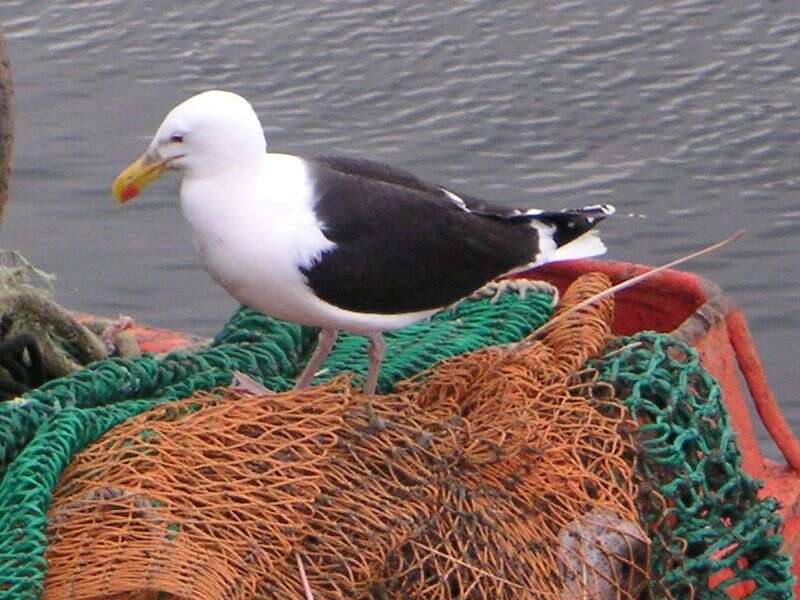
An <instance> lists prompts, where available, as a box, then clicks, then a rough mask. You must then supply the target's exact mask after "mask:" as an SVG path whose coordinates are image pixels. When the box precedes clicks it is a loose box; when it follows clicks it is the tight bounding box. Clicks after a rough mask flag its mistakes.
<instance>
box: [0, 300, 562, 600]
mask: <svg viewBox="0 0 800 600" xmlns="http://www.w3.org/2000/svg"><path fill="white" fill-rule="evenodd" d="M552 301H553V298H552V296H551V295H550V294H547V293H528V294H526V296H525V297H524V298H521V297H520V296H519V295H518V294H515V293H509V294H504V295H502V296H500V297H499V298H498V301H497V302H496V303H492V302H490V301H488V300H466V301H464V302H462V303H461V304H459V305H458V306H456V307H455V308H453V309H451V310H448V311H444V312H442V313H439V314H438V315H436V316H434V317H433V318H432V319H431V320H430V321H424V322H422V323H418V324H416V325H414V326H411V327H407V328H405V329H403V330H400V331H396V332H391V333H388V334H387V335H386V343H387V351H386V358H385V360H384V363H383V365H382V368H381V377H380V380H379V386H378V387H379V389H380V390H384V391H385V390H388V389H390V388H391V387H392V385H393V384H394V383H395V382H396V381H398V380H399V379H402V378H405V377H408V376H411V375H413V374H415V373H418V372H420V371H422V370H425V369H427V368H429V367H431V366H433V365H434V364H435V363H436V362H438V361H439V360H442V359H444V358H448V357H450V356H454V355H457V354H461V353H464V352H469V351H472V350H477V349H479V348H482V347H484V346H487V345H494V344H506V343H510V342H514V341H517V340H520V339H522V338H523V337H525V336H526V335H528V334H529V333H530V332H531V331H533V330H534V329H536V328H537V327H539V326H541V325H542V324H543V323H544V322H545V321H546V320H547V318H548V317H549V316H550V314H551V312H552ZM315 340H316V332H315V331H314V330H312V329H309V328H304V327H300V326H298V325H294V324H290V323H286V322H283V321H277V320H274V319H270V318H268V317H264V316H262V315H259V314H257V313H255V312H253V311H251V310H247V309H242V310H240V311H239V312H237V313H236V314H235V315H234V316H233V318H232V319H231V320H230V321H229V322H228V323H227V324H226V326H225V328H224V329H223V331H222V332H221V333H220V334H219V335H218V336H217V338H216V339H215V340H214V342H213V344H212V345H211V347H209V348H207V349H203V350H200V351H197V352H173V353H171V354H169V355H167V356H165V357H163V358H157V357H154V356H145V357H142V358H140V359H134V360H127V361H122V360H115V359H111V360H103V361H98V362H96V363H94V364H92V365H91V366H90V367H89V368H87V369H85V370H83V371H80V372H78V373H75V374H73V375H70V376H68V377H63V378H61V379H58V380H55V381H52V382H50V383H48V384H46V385H45V386H42V387H41V388H39V389H37V390H35V391H33V392H31V393H29V394H27V395H26V396H25V397H24V398H23V399H21V400H20V401H13V402H8V403H4V404H0V477H2V482H0V599H3V600H5V599H8V600H12V599H13V600H24V599H34V598H38V597H39V595H40V593H41V591H42V582H43V579H44V573H45V569H46V564H45V561H44V552H45V549H46V547H47V538H46V535H45V531H46V524H47V519H46V513H47V509H48V507H49V504H50V500H51V497H52V492H53V489H54V488H55V486H56V484H57V482H58V478H59V476H60V474H61V472H62V471H63V469H64V468H65V467H66V465H67V464H68V463H69V461H70V460H71V458H72V456H74V455H75V453H76V452H79V451H80V450H81V449H82V448H84V447H85V446H86V445H88V444H89V443H91V442H92V441H94V440H95V439H97V438H98V437H100V436H101V435H102V434H103V433H105V432H106V431H107V430H108V429H110V428H111V427H113V426H114V425H117V424H118V423H121V422H122V421H124V420H125V419H127V418H129V417H131V416H133V415H136V414H139V413H141V412H143V411H145V410H147V409H149V408H152V407H153V406H155V405H157V404H159V403H162V402H168V401H170V400H175V399H178V398H185V397H188V396H190V395H191V394H192V393H193V392H195V391H197V390H210V389H213V388H215V387H219V386H225V385H229V384H230V383H231V380H232V374H231V372H232V371H233V370H238V371H241V372H243V373H245V374H247V375H250V376H252V377H254V378H256V379H258V380H260V381H262V382H263V383H264V384H265V385H266V386H267V387H269V388H270V389H274V390H276V391H279V390H285V389H289V388H290V387H291V385H292V382H293V378H294V376H295V375H296V374H299V372H300V371H301V370H302V367H303V365H304V364H305V361H306V360H307V359H308V358H309V356H310V353H311V351H312V350H313V346H314V342H315ZM324 368H325V369H327V372H326V377H331V376H333V375H335V374H337V373H341V372H343V371H354V372H356V373H359V374H362V375H363V374H364V373H365V372H366V368H367V356H366V342H365V341H364V339H363V338H361V337H359V336H349V335H346V334H345V335H342V336H340V338H339V340H338V341H337V345H336V347H335V349H334V351H333V352H332V353H331V355H330V356H329V358H328V360H326V362H325V364H324Z"/></svg>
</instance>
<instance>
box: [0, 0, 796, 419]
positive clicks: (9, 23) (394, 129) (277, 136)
mask: <svg viewBox="0 0 800 600" xmlns="http://www.w3.org/2000/svg"><path fill="white" fill-rule="evenodd" d="M0 22H2V24H3V25H4V27H5V30H6V35H7V44H8V50H9V54H10V57H11V61H12V68H13V75H14V82H15V87H16V106H17V142H16V146H15V169H14V183H13V189H12V195H13V196H12V198H13V200H12V203H11V205H10V206H9V207H8V210H7V221H6V223H5V226H4V228H3V230H2V233H0V246H2V247H5V248H13V249H16V250H19V251H21V252H22V253H23V254H25V255H26V256H27V257H29V258H30V259H31V260H32V261H34V262H35V263H36V264H37V265H38V266H39V267H41V268H43V269H45V270H47V271H50V272H53V273H56V274H57V275H58V278H59V279H58V285H57V292H58V297H59V299H60V300H61V302H63V303H65V304H66V305H68V306H70V307H74V308H79V309H81V310H84V311H89V312H93V313H98V314H105V315H117V314H119V313H125V314H130V315H133V316H134V317H135V318H136V319H138V320H139V321H141V322H145V323H152V324H155V325H161V326H166V327H172V328H177V329H183V330H189V331H193V332H196V333H204V334H211V333H213V332H215V331H217V330H218V329H219V327H220V326H221V324H222V323H223V321H224V320H225V318H226V317H227V316H228V315H230V314H231V313H232V311H233V310H234V308H235V305H234V302H233V301H232V300H231V299H229V298H228V297H227V296H226V294H225V293H224V292H223V291H222V290H220V289H218V288H217V287H216V286H215V285H214V284H213V283H212V282H211V281H210V279H209V278H208V276H207V275H206V274H205V272H204V271H203V270H202V268H201V267H200V266H199V263H198V259H197V257H196V256H195V253H194V251H193V247H192V244H191V239H190V234H189V231H188V228H187V226H186V225H185V224H184V222H183V219H182V216H181V214H180V211H179V207H178V204H177V201H176V192H177V185H178V182H177V178H176V177H167V178H165V180H164V181H162V182H159V183H157V184H155V185H153V186H152V187H151V188H149V189H148V191H147V193H146V194H145V195H144V196H142V197H141V198H139V199H137V201H136V202H135V203H131V204H129V205H128V206H127V207H126V208H124V209H120V208H118V207H116V206H115V205H114V204H113V203H112V201H111V199H110V197H109V186H110V184H111V181H112V180H113V178H114V177H115V175H116V174H117V173H118V171H119V170H120V169H121V168H122V167H124V166H126V165H127V164H128V163H129V162H130V160H132V159H133V158H135V157H136V156H138V155H139V154H140V153H141V152H142V150H143V149H144V148H145V146H146V144H147V143H148V141H149V137H150V135H151V134H152V133H153V132H154V130H155V128H156V127H157V125H158V124H159V123H160V121H161V119H162V117H163V116H164V114H165V113H166V112H167V111H168V110H169V109H170V108H171V107H172V106H174V105H175V104H177V103H178V102H180V101H182V100H183V99H185V98H186V97H188V96H189V95H191V94H193V93H195V92H199V91H202V90H205V89H209V88H224V89H230V90H233V91H236V92H238V93H240V94H243V95H244V96H246V97H247V98H249V99H250V100H251V101H252V102H253V104H254V105H255V107H256V110H257V112H258V113H259V114H260V115H261V117H262V119H263V122H264V124H265V128H266V131H267V134H268V140H269V143H270V147H271V148H272V149H274V150H280V151H284V152H296V153H306V154H313V153H345V154H351V155H362V156H365V157H370V158H374V159H379V160H384V161H387V162H390V163H394V164H397V165H399V166H402V167H405V168H407V169H410V170H412V171H414V172H416V173H417V174H419V175H420V176H422V177H425V178H429V179H432V180H434V181H437V182H440V183H443V184H449V185H450V186H451V187H453V188H455V189H458V190H462V191H465V192H471V193H473V194H477V195H481V196H484V197H486V198H488V199H491V200H493V201H501V202H505V201H507V202H514V203H517V204H525V205H529V206H540V207H547V208H561V207H565V206H576V205H582V204H588V203H595V202H614V203H615V204H617V205H618V206H619V208H620V209H621V211H622V212H635V213H645V214H646V215H647V217H648V218H647V219H646V220H636V219H622V218H620V219H614V220H613V221H611V222H607V226H604V230H605V235H604V237H605V239H606V241H607V243H608V246H609V247H610V249H611V250H610V253H609V255H608V257H609V258H611V259H615V260H624V261H634V262H642V263H650V264H657V263H663V262H666V261H668V260H670V259H673V258H676V257H678V256H680V255H682V254H684V253H688V252H689V251H691V250H694V249H697V248H698V247H700V246H702V245H705V244H708V243H710V242H713V241H716V240H718V239H721V238H722V237H725V236H727V235H729V234H730V233H732V232H734V231H735V230H737V229H740V228H745V229H747V231H748V234H747V237H746V238H744V239H743V240H741V241H739V242H738V243H737V244H736V245H735V246H734V247H731V248H729V249H726V250H725V251H724V252H721V253H719V254H716V255H714V256H713V257H709V258H704V259H701V260H698V261H696V262H695V263H693V264H692V265H691V266H690V267H689V268H690V269H692V270H694V271H696V272H698V273H700V274H702V275H704V276H706V277H709V278H711V279H713V280H715V281H716V282H718V283H719V284H721V285H722V286H723V288H724V289H725V290H726V291H727V292H728V293H730V294H731V295H732V296H733V297H734V298H735V300H736V301H737V302H738V304H739V305H740V306H741V307H742V308H744V310H745V311H746V314H747V316H748V319H749V322H750V325H751V328H752V330H753V333H754V336H755V339H756V341H757V343H758V347H759V350H760V352H761V356H762V358H763V360H764V362H765V364H766V367H767V372H768V375H769V378H770V382H771V384H772V387H773V390H774V392H775V393H776V395H777V397H778V398H779V399H780V401H781V403H782V405H783V407H784V408H785V410H786V412H787V414H788V416H789V418H790V421H791V422H792V424H793V425H794V428H795V430H798V429H800V404H799V403H798V396H797V386H798V384H799V383H800V373H798V368H797V366H798V350H797V347H798V334H800V317H799V316H798V310H797V307H798V296H800V244H798V239H799V238H800V235H798V234H800V229H799V226H800V199H799V198H798V190H799V189H800V160H798V159H800V145H799V144H798V142H800V119H798V117H799V116H800V109H799V107H800V2H796V1H789V0H786V1H769V0H748V1H746V2H745V1H741V2H732V1H731V2H721V1H711V0H681V1H670V2H636V1H630V0H628V1H622V0H572V1H564V0H548V1H542V2H495V1H491V2H490V1H476V0H459V1H458V2H454V3H446V2H385V1H377V2H346V1H343V0H336V1H325V2H318V1H315V2H309V1H295V2H282V3H277V2H254V1H251V2H247V1H242V0H239V1H220V0H209V1H205V2H196V1H195V2H180V3H178V2H164V1H160V0H143V1H135V2H131V1H123V0H84V1H75V0H50V1H36V0H3V1H2V3H0ZM604 225H606V224H604Z"/></svg>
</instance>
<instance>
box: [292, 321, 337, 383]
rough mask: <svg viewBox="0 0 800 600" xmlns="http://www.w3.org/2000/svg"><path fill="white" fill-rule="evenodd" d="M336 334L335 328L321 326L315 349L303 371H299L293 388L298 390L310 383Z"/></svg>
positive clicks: (330, 347) (331, 346) (333, 342)
mask: <svg viewBox="0 0 800 600" xmlns="http://www.w3.org/2000/svg"><path fill="white" fill-rule="evenodd" d="M336 335H337V332H336V330H335V329H329V328H327V327H323V328H322V330H321V331H320V332H319V338H318V339H317V349H316V350H314V354H312V355H311V358H310V359H309V360H308V364H307V365H306V368H305V369H303V372H302V373H300V377H298V378H297V381H296V382H295V384H294V389H296V390H299V389H300V388H304V387H308V384H309V383H311V380H312V379H313V378H314V375H316V374H317V371H319V368H320V367H321V366H322V363H323V361H324V360H325V358H327V356H328V354H330V352H331V350H333V345H334V344H335V343H336Z"/></svg>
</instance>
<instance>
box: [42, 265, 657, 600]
mask: <svg viewBox="0 0 800 600" xmlns="http://www.w3.org/2000/svg"><path fill="white" fill-rule="evenodd" d="M605 285H607V282H606V280H605V277H604V276H598V277H595V278H587V280H585V281H584V282H583V285H580V286H578V287H577V288H574V289H573V290H572V291H571V292H568V293H567V295H566V296H565V299H564V302H563V304H562V307H563V308H562V310H563V309H565V308H568V307H569V306H572V305H574V304H575V303H577V302H578V301H580V300H582V299H583V298H585V297H587V295H590V294H591V293H593V292H594V291H597V290H598V289H602V288H603V286H605ZM611 312H612V309H611V303H610V302H605V303H603V304H601V305H600V306H598V307H596V308H595V309H593V310H592V311H591V312H590V313H587V314H584V315H581V316H577V317H572V318H567V319H566V320H564V321H562V322H561V323H559V325H557V326H556V327H553V328H552V329H551V330H550V331H548V332H547V333H546V334H545V335H544V337H543V338H542V340H541V341H540V342H538V341H537V342H532V343H526V344H524V346H522V347H519V348H516V349H514V350H511V349H508V348H490V349H485V350H481V351H477V352H473V353H468V354H465V355H461V356H458V357H456V358H452V359H450V360H448V361H446V362H444V363H443V364H440V365H438V366H437V367H435V368H434V369H433V370H430V371H427V372H423V373H422V374H420V375H419V376H418V377H416V378H414V379H412V380H406V381H404V382H402V383H400V384H399V386H398V388H397V391H396V392H394V393H391V394H388V395H385V396H364V395H363V394H361V393H359V392H357V391H356V389H355V388H354V387H352V386H351V385H350V382H349V379H348V378H346V377H339V378H335V379H333V380H332V381H331V382H329V383H327V384H325V385H323V386H321V387H319V388H315V389H311V390H305V391H300V392H294V391H293V392H286V393H282V394H270V395H263V396H260V397H258V396H250V395H246V394H241V393H238V392H228V393H223V394H217V395H208V394H201V395H195V396H194V397H192V398H190V399H188V400H186V401H183V402H179V403H175V404H170V405H166V406H163V407H160V408H158V409H156V410H154V411H150V412H147V413H145V414H142V415H140V416H138V417H136V418H134V419H132V420H130V421H128V422H126V423H125V424H124V425H121V426H119V427H117V428H115V429H114V430H112V431H111V432H109V434H108V435H106V436H104V437H102V438H101V439H100V440H98V442H97V443H95V444H93V445H92V446H91V447H90V448H89V449H87V450H86V451H84V452H82V453H81V454H79V455H78V456H77V457H76V459H75V460H74V461H73V462H72V464H71V465H70V466H69V467H68V469H67V470H66V471H65V473H64V475H63V476H62V478H61V481H60V483H59V487H58V489H57V490H56V495H55V498H54V501H53V505H52V507H51V509H50V513H49V521H50V528H49V532H48V535H49V538H50V546H49V549H48V552H47V555H46V558H47V561H48V565H49V570H48V575H47V580H46V590H47V593H46V594H45V597H46V598H48V597H52V598H75V599H77V598H101V597H103V598H105V597H114V598H130V597H136V596H135V595H132V594H137V593H140V592H141V591H144V590H149V591H151V592H152V591H159V592H163V593H166V594H169V596H167V597H175V598H209V599H211V598H302V597H303V582H302V579H301V576H300V573H299V568H298V562H297V561H298V559H299V560H300V561H301V563H302V564H303V565H304V570H305V572H306V573H307V578H308V582H309V584H310V589H311V590H312V591H313V594H314V596H315V597H319V598H341V597H343V598H383V597H387V598H388V597H396V598H442V599H444V598H486V599H489V598H493V599H494V598H522V597H528V598H565V597H571V598H580V597H584V596H585V595H586V594H589V596H588V597H592V598H605V597H610V598H635V597H636V593H637V592H638V590H639V587H640V586H641V585H642V583H643V582H644V581H645V573H644V568H645V567H646V565H647V562H648V561H647V559H646V556H647V547H648V546H647V541H646V536H645V534H644V533H643V532H641V531H640V529H639V527H638V525H637V522H638V516H637V511H636V506H635V488H634V485H633V472H632V467H631V465H630V463H629V462H627V461H626V460H625V457H624V455H625V453H626V452H630V450H631V446H630V444H629V443H626V442H625V439H624V438H622V437H621V436H620V434H619V428H620V425H621V424H622V423H623V422H624V420H625V416H624V412H623V411H622V410H620V408H619V405H618V404H617V403H612V402H611V401H612V398H613V390H612V389H611V388H610V386H608V385H599V384H596V383H595V382H594V380H593V376H590V375H588V374H587V375H586V376H581V373H580V367H581V365H582V364H583V363H584V362H585V361H586V359H587V358H588V357H589V356H594V355H597V354H598V353H599V351H600V350H601V349H602V347H603V346H604V345H605V341H606V337H607V336H608V331H609V327H608V322H609V321H610V316H611ZM599 404H602V405H603V406H605V407H606V408H607V410H606V411H604V412H607V413H608V414H603V413H601V411H599V410H597V408H596V406H597V405H599ZM609 592H611V594H612V595H608V593H609Z"/></svg>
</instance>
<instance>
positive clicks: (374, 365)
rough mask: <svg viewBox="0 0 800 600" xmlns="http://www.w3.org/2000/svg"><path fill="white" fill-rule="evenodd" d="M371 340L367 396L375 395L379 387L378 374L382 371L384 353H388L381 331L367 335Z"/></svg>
mask: <svg viewBox="0 0 800 600" xmlns="http://www.w3.org/2000/svg"><path fill="white" fill-rule="evenodd" d="M367 338H368V339H369V370H368V371H367V382H366V383H365V384H364V393H365V394H374V393H375V388H376V387H377V385H378V373H380V370H381V361H382V360H383V353H384V352H386V342H385V341H383V335H381V332H380V331H377V332H375V333H370V334H369V335H367Z"/></svg>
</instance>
